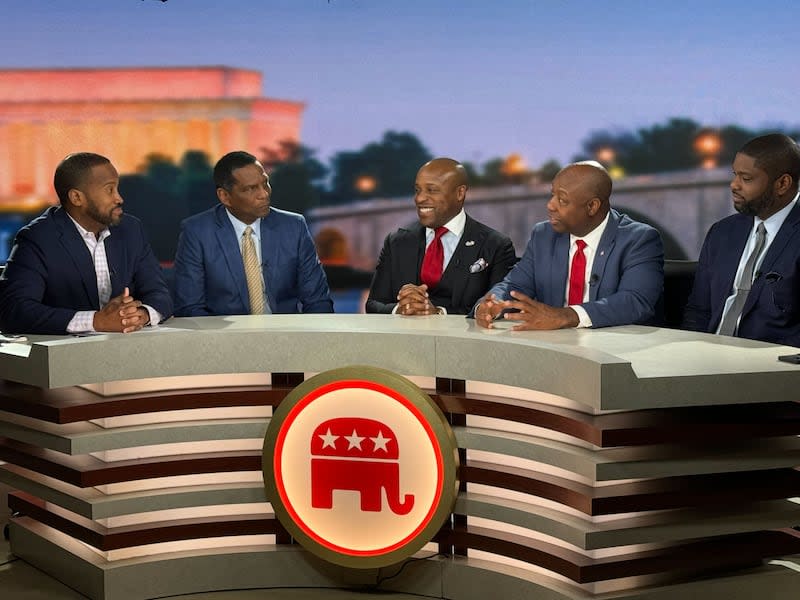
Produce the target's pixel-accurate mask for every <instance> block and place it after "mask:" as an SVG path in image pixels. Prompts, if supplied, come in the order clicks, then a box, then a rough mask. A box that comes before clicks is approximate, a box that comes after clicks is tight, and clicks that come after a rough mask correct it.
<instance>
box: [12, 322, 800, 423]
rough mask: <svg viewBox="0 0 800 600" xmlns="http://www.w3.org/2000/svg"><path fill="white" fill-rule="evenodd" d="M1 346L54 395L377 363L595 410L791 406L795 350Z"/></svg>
mask: <svg viewBox="0 0 800 600" xmlns="http://www.w3.org/2000/svg"><path fill="white" fill-rule="evenodd" d="M29 338H30V341H29V342H28V343H10V344H4V345H2V346H0V378H3V379H6V380H9V381H14V382H19V383H25V384H29V385H34V386H37V387H42V388H55V387H63V386H71V385H82V384H89V383H102V382H108V381H120V380H130V379H141V378H153V377H168V376H181V375H200V374H211V373H214V374H219V373H258V372H319V371H325V370H328V369H333V368H336V367H341V366H347V365H357V364H363V365H375V366H380V367H384V368H386V369H390V370H392V371H395V372H397V373H401V374H405V375H416V376H427V377H433V376H435V377H447V378H453V379H464V380H472V381H485V382H489V383H497V384H505V385H510V386H516V387H521V388H526V389H531V390H538V391H542V392H546V393H550V394H554V395H557V396H561V397H564V398H569V399H570V400H573V401H576V402H578V403H580V404H583V405H585V406H587V407H590V408H592V409H594V410H617V409H626V410H635V409H644V408H656V407H676V406H696V405H712V404H741V403H754V402H773V401H783V400H793V399H795V398H796V397H797V390H798V389H800V367H798V366H795V365H791V364H787V363H782V362H779V361H778V360H777V357H778V356H779V355H781V354H793V353H795V352H797V349H796V348H791V347H787V346H777V345H774V344H768V343H763V342H756V341H752V340H745V339H739V338H730V337H720V336H715V335H710V334H698V333H691V332H685V331H679V330H674V329H659V328H653V327H642V326H625V327H611V328H607V329H597V330H591V329H583V330H581V329H569V330H560V331H545V332H514V331H510V330H509V328H508V325H507V324H505V323H500V324H498V327H497V328H496V329H492V330H486V329H481V328H479V327H477V326H476V325H475V323H474V321H472V320H468V319H465V318H464V317H461V316H432V317H400V316H396V315H339V314H334V315H256V316H249V315H247V316H231V317H200V318H176V319H171V320H170V321H168V322H167V323H166V324H165V325H163V326H161V327H160V328H158V329H156V330H151V331H142V332H138V333H135V334H132V335H122V334H103V335H94V336H88V337H73V336H29Z"/></svg>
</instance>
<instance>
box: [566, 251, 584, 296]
mask: <svg viewBox="0 0 800 600" xmlns="http://www.w3.org/2000/svg"><path fill="white" fill-rule="evenodd" d="M575 244H576V245H577V246H578V249H577V250H575V254H573V255H572V268H571V269H570V270H569V294H568V295H567V305H572V304H582V303H583V286H584V284H585V282H586V255H585V254H584V253H583V249H584V248H586V242H584V241H583V240H575Z"/></svg>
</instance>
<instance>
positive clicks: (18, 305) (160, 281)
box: [0, 206, 172, 335]
mask: <svg viewBox="0 0 800 600" xmlns="http://www.w3.org/2000/svg"><path fill="white" fill-rule="evenodd" d="M110 229H111V235H110V236H109V237H108V238H106V240H105V242H104V243H105V247H106V258H107V259H108V267H109V269H110V271H111V297H112V298H113V297H115V296H118V295H120V294H122V292H123V291H124V289H125V288H126V287H128V288H130V293H131V295H132V296H133V297H134V298H136V299H137V300H141V301H142V302H143V303H144V304H147V305H149V306H152V307H153V308H154V309H156V310H157V311H158V312H159V313H161V316H162V317H163V318H165V319H166V318H168V317H170V316H171V315H172V299H171V298H170V295H169V290H168V289H167V286H166V284H165V283H164V278H163V276H162V274H161V268H160V267H159V265H158V261H156V258H155V256H154V255H153V251H152V250H151V249H150V244H149V243H148V242H147V239H146V237H145V234H144V230H143V229H142V224H141V223H140V222H139V219H137V218H136V217H132V216H130V215H123V216H122V220H121V221H120V223H119V225H114V226H112V227H111V228H110ZM99 302H100V301H99V298H98V294H97V276H96V274H95V270H94V263H93V262H92V256H91V254H90V253H89V250H88V248H87V247H86V243H85V242H84V241H83V240H82V239H81V236H80V234H79V233H78V230H77V229H76V228H75V224H74V223H73V222H72V221H71V220H70V218H69V216H68V215H67V213H66V211H65V210H64V209H63V208H61V207H60V206H54V207H51V208H48V209H47V210H46V211H45V212H44V213H43V214H42V215H41V216H39V217H37V218H36V219H35V220H33V221H31V223H29V224H28V225H26V226H25V227H23V228H22V229H20V230H19V231H18V232H17V236H16V238H15V240H14V247H13V248H12V249H11V254H10V256H9V257H8V264H7V265H6V270H5V272H4V273H3V277H2V278H1V279H0V329H2V330H3V331H8V332H21V333H43V334H59V335H61V334H65V333H66V332H67V325H68V324H69V322H70V320H71V319H72V317H73V316H75V313H76V312H77V311H79V310H98V309H99V308H100V306H99Z"/></svg>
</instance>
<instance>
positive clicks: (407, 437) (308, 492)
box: [263, 367, 458, 568]
mask: <svg viewBox="0 0 800 600" xmlns="http://www.w3.org/2000/svg"><path fill="white" fill-rule="evenodd" d="M263 465H264V482H265V486H266V489H267V495H268V497H269V500H270V502H272V505H273V509H274V510H275V514H276V516H277V517H278V519H279V520H280V522H281V523H282V524H283V526H284V527H286V529H287V530H288V531H289V532H290V533H291V534H292V535H293V536H294V537H295V538H296V539H297V540H298V541H299V542H300V543H301V544H302V545H303V546H304V547H305V548H306V549H308V550H309V551H311V552H313V553H314V554H317V555H318V556H320V557H322V558H324V559H326V560H328V561H330V562H333V563H336V564H340V565H344V566H348V567H357V568H358V567H362V568H372V567H379V566H384V565H389V564H393V563H396V562H399V561H400V560H402V559H404V558H406V557H408V556H410V555H411V554H413V553H414V552H416V551H417V550H419V549H420V548H421V547H422V546H424V545H425V544H426V543H427V542H428V541H430V539H431V538H432V537H433V535H435V533H436V532H437V531H438V530H439V528H440V527H441V526H442V524H443V523H444V521H445V519H446V518H447V517H448V515H449V514H450V512H451V510H452V507H453V504H454V502H455V496H456V492H457V488H458V482H457V480H456V470H457V465H458V452H457V446H456V443H455V438H454V437H453V434H452V431H451V429H450V426H449V425H448V424H447V422H446V420H445V418H444V415H442V413H441V411H440V410H439V409H438V407H437V406H436V405H435V404H434V403H433V401H432V400H431V399H430V398H429V397H428V396H427V394H425V393H424V392H423V391H422V390H420V389H419V388H418V387H417V386H415V385H414V384H412V383H411V382H410V381H408V380H407V379H405V378H403V377H401V376H399V375H396V374H394V373H391V372H390V371H385V370H383V369H377V368H373V367H347V368H344V369H335V370H333V371H328V372H326V373H321V374H320V375H317V376H316V377H313V378H311V379H309V380H308V381H306V382H304V383H303V384H302V385H300V386H299V387H297V388H296V389H295V390H294V391H292V393H291V394H289V396H287V397H286V399H285V400H284V401H283V402H282V403H281V405H280V407H279V408H278V409H277V410H276V411H275V414H274V416H273V418H272V420H271V422H270V426H269V429H268V431H267V435H266V438H265V441H264V460H263Z"/></svg>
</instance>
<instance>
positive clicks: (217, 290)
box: [175, 151, 333, 316]
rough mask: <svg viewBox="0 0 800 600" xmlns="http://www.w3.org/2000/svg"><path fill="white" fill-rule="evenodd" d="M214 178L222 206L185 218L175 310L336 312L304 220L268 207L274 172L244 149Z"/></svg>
mask: <svg viewBox="0 0 800 600" xmlns="http://www.w3.org/2000/svg"><path fill="white" fill-rule="evenodd" d="M214 183H215V184H216V186H217V197H218V198H219V201H220V204H219V205H217V206H215V207H214V208H211V209H209V210H206V211H204V212H202V213H200V214H197V215H194V216H192V217H189V218H188V219H186V220H185V221H184V222H183V223H182V224H181V234H180V238H179V239H178V248H177V250H176V253H175V314H176V315H177V316H203V315H243V314H251V313H300V312H303V313H330V312H333V302H332V301H331V298H330V291H329V290H328V282H327V280H326V279H325V273H324V271H323V270H322V266H321V265H320V262H319V258H318V257H317V252H316V250H315V248H314V240H313V239H312V238H311V234H310V233H309V231H308V227H307V226H306V221H305V219H304V218H303V217H302V216H301V215H298V214H295V213H291V212H287V211H283V210H278V209H276V208H271V207H270V204H269V200H270V193H271V192H272V188H271V187H270V185H269V176H268V175H267V173H266V171H265V170H264V167H263V166H262V165H261V163H260V162H258V160H257V159H256V157H255V156H253V155H252V154H248V153H247V152H241V151H237V152H230V153H228V154H226V155H225V156H223V157H222V158H221V159H220V160H219V162H217V164H216V166H215V167H214ZM247 238H249V239H251V240H252V242H253V247H254V250H255V252H256V254H257V256H256V257H254V259H253V260H254V261H257V265H258V268H257V271H258V272H259V273H258V274H257V277H258V281H257V282H255V283H253V282H251V287H248V279H247V275H246V273H245V270H246V269H245V263H244V258H243V250H244V251H245V252H246V245H247V243H248V241H247ZM258 275H260V276H258ZM253 286H254V287H255V291H254V289H253ZM251 294H253V295H252V296H251ZM256 296H258V297H256Z"/></svg>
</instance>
